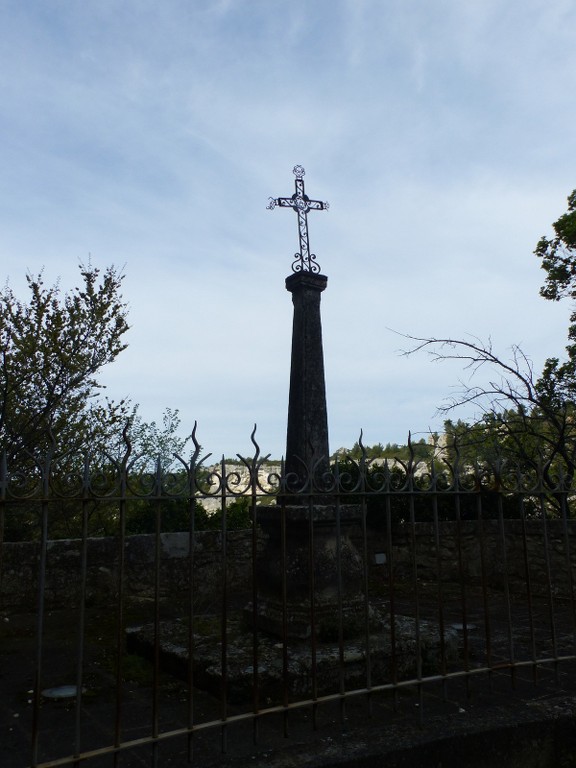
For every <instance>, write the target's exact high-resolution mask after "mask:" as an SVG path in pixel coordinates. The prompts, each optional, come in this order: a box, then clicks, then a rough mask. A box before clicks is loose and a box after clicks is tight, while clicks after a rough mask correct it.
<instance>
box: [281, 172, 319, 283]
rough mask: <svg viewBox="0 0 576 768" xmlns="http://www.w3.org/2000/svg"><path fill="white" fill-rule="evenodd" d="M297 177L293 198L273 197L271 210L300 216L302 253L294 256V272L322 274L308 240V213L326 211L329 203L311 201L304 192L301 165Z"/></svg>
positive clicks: (299, 232)
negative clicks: (285, 210)
mask: <svg viewBox="0 0 576 768" xmlns="http://www.w3.org/2000/svg"><path fill="white" fill-rule="evenodd" d="M292 173H293V174H294V176H296V181H295V184H294V186H295V188H296V191H295V192H294V194H293V195H292V197H271V198H269V202H268V205H267V206H266V207H267V208H268V209H269V210H272V209H273V208H275V207H276V206H277V205H278V206H279V207H280V208H292V209H293V210H294V211H296V213H297V214H298V237H299V239H300V253H295V254H294V263H293V264H292V271H293V272H314V273H316V274H318V273H319V272H320V265H319V264H318V263H317V262H316V256H315V255H314V254H313V253H310V242H309V239H308V211H324V210H327V209H328V208H329V206H328V203H321V202H320V201H319V200H310V198H309V197H308V195H306V194H305V192H304V174H305V173H306V171H305V170H304V168H303V167H302V166H301V165H295V166H294V169H293V171H292Z"/></svg>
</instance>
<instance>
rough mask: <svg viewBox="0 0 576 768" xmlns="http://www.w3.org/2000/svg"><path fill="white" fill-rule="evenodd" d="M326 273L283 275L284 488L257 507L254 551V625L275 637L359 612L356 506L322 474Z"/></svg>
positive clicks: (319, 631) (316, 629) (352, 622)
mask: <svg viewBox="0 0 576 768" xmlns="http://www.w3.org/2000/svg"><path fill="white" fill-rule="evenodd" d="M327 282H328V278H327V277H325V276H324V275H319V274H314V273H312V272H309V271H302V272H296V273H294V274H293V275H290V277H288V278H286V288H287V290H288V291H290V293H291V294H292V302H293V304H294V322H293V330H292V364H291V370H290V396H289V404H288V428H287V438H286V456H285V480H286V493H285V494H282V495H281V496H280V497H279V498H278V503H277V506H270V507H260V508H259V509H258V512H257V519H258V523H259V525H260V527H261V528H262V530H263V532H264V533H265V534H266V537H267V541H266V545H265V547H264V551H263V552H262V553H261V555H260V557H259V558H258V561H257V565H256V577H257V579H258V608H257V611H256V615H255V613H254V607H253V606H252V605H250V606H248V614H249V615H250V616H251V618H252V620H254V619H256V623H257V625H258V626H259V627H260V628H261V629H263V630H265V631H267V632H269V633H271V634H274V635H277V636H280V637H282V636H284V635H286V636H287V637H292V638H300V639H304V638H307V637H309V636H310V635H311V634H312V633H314V634H315V635H316V636H319V637H323V636H326V635H327V634H329V633H330V631H333V630H334V627H335V626H337V624H338V614H339V612H341V613H342V616H343V620H344V624H345V626H346V629H347V631H350V629H351V628H352V627H354V628H355V627H357V626H358V621H359V618H360V619H361V618H362V616H363V613H362V611H363V607H364V604H363V598H362V594H361V586H362V574H363V568H362V559H361V557H360V555H359V553H358V552H357V550H356V548H355V547H354V545H353V544H352V541H351V540H350V536H349V532H350V529H351V527H352V526H353V525H354V524H356V523H357V521H358V518H359V516H360V510H359V508H358V507H356V506H353V505H347V504H342V503H338V499H337V497H336V496H335V495H334V493H331V491H330V487H329V483H328V481H327V478H328V472H329V469H330V462H329V455H330V454H329V448H328V415H327V408H326V386H325V380H324V353H323V349H322V324H321V320H320V294H321V293H322V291H323V290H324V289H325V288H326V284H327Z"/></svg>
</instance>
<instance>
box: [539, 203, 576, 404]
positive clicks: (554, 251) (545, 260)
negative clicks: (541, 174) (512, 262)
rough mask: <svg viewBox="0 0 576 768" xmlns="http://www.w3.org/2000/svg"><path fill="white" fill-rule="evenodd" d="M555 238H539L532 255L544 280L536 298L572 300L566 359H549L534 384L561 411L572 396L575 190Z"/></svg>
mask: <svg viewBox="0 0 576 768" xmlns="http://www.w3.org/2000/svg"><path fill="white" fill-rule="evenodd" d="M553 227H554V233H555V236H554V237H553V238H552V239H548V238H547V237H542V238H541V239H540V241H539V243H538V245H537V246H536V250H535V251H534V253H535V254H536V255H537V256H538V258H540V259H541V260H542V263H541V267H542V269H543V270H544V271H545V272H546V280H545V283H544V285H543V286H542V288H541V289H540V295H541V296H543V297H544V298H545V299H549V300H551V301H560V299H563V298H569V299H571V300H572V302H573V305H572V312H571V315H570V324H569V327H568V345H567V346H566V352H567V360H566V361H564V362H560V360H559V359H558V358H557V357H550V358H548V360H546V363H545V364H544V370H543V371H542V376H541V377H540V379H539V380H538V382H537V389H538V393H539V396H540V397H541V398H542V400H543V401H545V402H546V403H547V404H549V405H551V406H553V407H555V408H561V407H563V406H564V405H565V404H566V403H573V402H574V400H575V397H576V190H574V191H573V192H572V194H571V195H570V196H569V197H568V211H567V212H566V213H564V214H563V215H562V216H560V218H559V219H558V220H557V221H555V222H554V224H553Z"/></svg>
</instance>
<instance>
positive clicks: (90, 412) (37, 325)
mask: <svg viewBox="0 0 576 768" xmlns="http://www.w3.org/2000/svg"><path fill="white" fill-rule="evenodd" d="M80 273H81V276H82V284H81V286H80V287H76V288H74V289H73V290H72V291H71V292H68V293H65V294H62V292H61V290H60V287H59V285H58V284H55V285H53V286H50V287H47V286H46V285H45V284H44V280H43V275H42V273H40V274H39V275H37V276H32V275H30V274H29V275H27V277H26V280H27V283H28V288H29V291H30V297H29V300H28V301H20V300H19V299H18V298H17V297H16V296H15V294H14V292H13V291H12V289H11V288H10V286H9V285H8V284H6V285H5V287H4V288H3V289H2V290H1V291H0V447H2V448H5V449H6V451H7V455H8V460H9V463H10V465H11V466H12V467H14V466H15V465H17V464H18V462H22V461H24V460H25V457H26V455H27V454H30V453H33V452H42V451H43V450H45V448H46V447H47V446H48V444H49V442H50V440H51V439H54V440H56V442H57V444H58V446H59V448H60V449H62V447H63V446H64V447H65V448H66V449H67V450H71V451H80V450H81V449H83V448H86V447H87V446H88V445H90V446H94V445H99V444H100V445H101V444H103V443H104V442H105V441H106V439H107V437H108V436H109V435H110V433H111V432H112V430H113V429H114V428H116V427H117V426H118V425H119V424H121V423H124V422H125V421H126V418H127V416H128V404H127V402H126V401H121V402H119V403H113V402H111V401H109V400H106V399H104V400H102V399H101V398H98V395H99V394H100V392H101V389H102V387H101V386H100V385H99V384H98V381H97V378H96V375H97V373H98V372H99V371H100V369H101V368H102V367H103V366H105V365H107V364H108V363H111V362H112V361H113V360H115V358H116V357H117V356H118V355H119V354H120V352H121V351H122V350H123V349H125V347H126V344H125V343H124V342H123V336H124V334H125V333H126V331H127V330H128V324H127V321H126V315H127V308H126V304H125V303H124V302H123V300H122V297H121V294H120V288H121V283H122V279H123V276H122V274H120V273H119V272H118V271H117V270H116V269H115V268H114V267H108V268H107V269H106V270H105V271H104V272H103V273H102V274H101V272H100V270H99V269H97V268H95V267H93V266H92V265H91V264H88V265H87V266H85V265H83V264H80Z"/></svg>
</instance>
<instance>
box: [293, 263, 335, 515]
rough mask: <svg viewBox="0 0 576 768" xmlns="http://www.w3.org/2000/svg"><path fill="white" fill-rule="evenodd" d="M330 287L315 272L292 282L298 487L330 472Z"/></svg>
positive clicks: (322, 276)
mask: <svg viewBox="0 0 576 768" xmlns="http://www.w3.org/2000/svg"><path fill="white" fill-rule="evenodd" d="M327 282H328V278H327V277H325V276H324V275H316V274H313V273H311V272H298V273H295V274H293V275H290V277H287V278H286V289H287V290H288V291H290V292H291V294H292V303H293V304H294V320H293V326H292V357H291V368H290V396H289V403H288V427H287V433H286V473H287V475H290V476H292V478H293V481H292V482H293V483H294V485H295V486H296V487H299V486H302V485H304V484H305V483H306V482H307V480H308V479H309V478H308V473H309V471H310V469H311V468H312V467H315V470H316V471H315V475H314V476H315V478H319V477H321V475H322V473H323V472H324V471H325V470H326V469H328V459H329V449H328V414H327V408H326V385H325V380H324V353H323V349H322V322H321V319H320V294H321V293H322V291H323V290H324V289H325V288H326V284H327ZM296 478H298V479H296ZM296 503H299V502H296Z"/></svg>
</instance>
